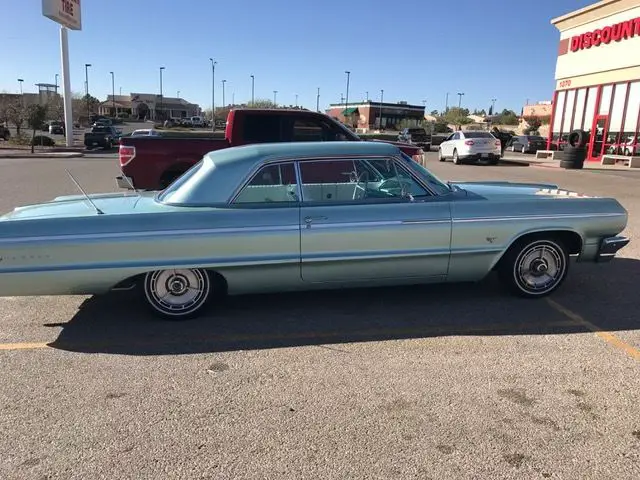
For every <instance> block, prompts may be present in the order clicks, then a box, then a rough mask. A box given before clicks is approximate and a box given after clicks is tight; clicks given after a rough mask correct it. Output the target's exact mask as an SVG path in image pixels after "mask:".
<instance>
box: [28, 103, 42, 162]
mask: <svg viewBox="0 0 640 480" xmlns="http://www.w3.org/2000/svg"><path fill="white" fill-rule="evenodd" d="M26 117H27V125H29V127H30V128H32V129H33V136H32V139H31V153H33V147H34V143H35V142H34V139H35V136H36V130H37V129H39V128H40V127H41V125H42V124H43V123H44V121H45V120H46V118H47V107H46V106H44V105H38V104H34V105H29V106H28V107H27V111H26Z"/></svg>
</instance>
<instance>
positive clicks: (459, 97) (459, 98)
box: [458, 92, 464, 108]
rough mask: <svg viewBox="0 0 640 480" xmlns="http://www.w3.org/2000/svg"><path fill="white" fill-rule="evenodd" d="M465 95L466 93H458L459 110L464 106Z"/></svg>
mask: <svg viewBox="0 0 640 480" xmlns="http://www.w3.org/2000/svg"><path fill="white" fill-rule="evenodd" d="M463 95H464V93H460V92H458V108H460V106H461V105H462V96H463Z"/></svg>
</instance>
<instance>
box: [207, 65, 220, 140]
mask: <svg viewBox="0 0 640 480" xmlns="http://www.w3.org/2000/svg"><path fill="white" fill-rule="evenodd" d="M209 60H211V130H212V131H214V132H215V131H216V64H217V63H218V62H216V61H215V60H214V59H213V58H209Z"/></svg>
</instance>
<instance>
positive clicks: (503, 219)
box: [452, 213, 625, 223]
mask: <svg viewBox="0 0 640 480" xmlns="http://www.w3.org/2000/svg"><path fill="white" fill-rule="evenodd" d="M621 216H625V214H624V213H591V214H589V213H565V214H558V215H521V216H517V217H516V216H514V217H474V218H453V219H452V222H453V223H472V222H513V221H520V220H556V219H564V218H593V217H621Z"/></svg>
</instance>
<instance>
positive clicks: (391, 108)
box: [325, 100, 425, 130]
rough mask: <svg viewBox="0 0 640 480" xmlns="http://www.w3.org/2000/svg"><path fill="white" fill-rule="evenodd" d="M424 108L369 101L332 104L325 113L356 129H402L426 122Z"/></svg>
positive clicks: (405, 103) (401, 103) (399, 103)
mask: <svg viewBox="0 0 640 480" xmlns="http://www.w3.org/2000/svg"><path fill="white" fill-rule="evenodd" d="M424 108H425V107H424V106H422V105H409V104H408V103H407V102H398V103H381V102H373V101H371V100H367V101H364V102H359V103H349V104H348V105H347V104H344V103H332V104H330V105H329V108H328V109H327V110H326V111H325V113H326V114H327V115H329V116H330V117H333V118H336V119H338V120H339V121H341V122H343V123H344V124H346V125H349V126H351V127H353V128H356V129H363V130H369V129H379V128H382V129H401V128H408V127H416V126H418V125H420V123H421V122H422V120H424Z"/></svg>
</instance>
